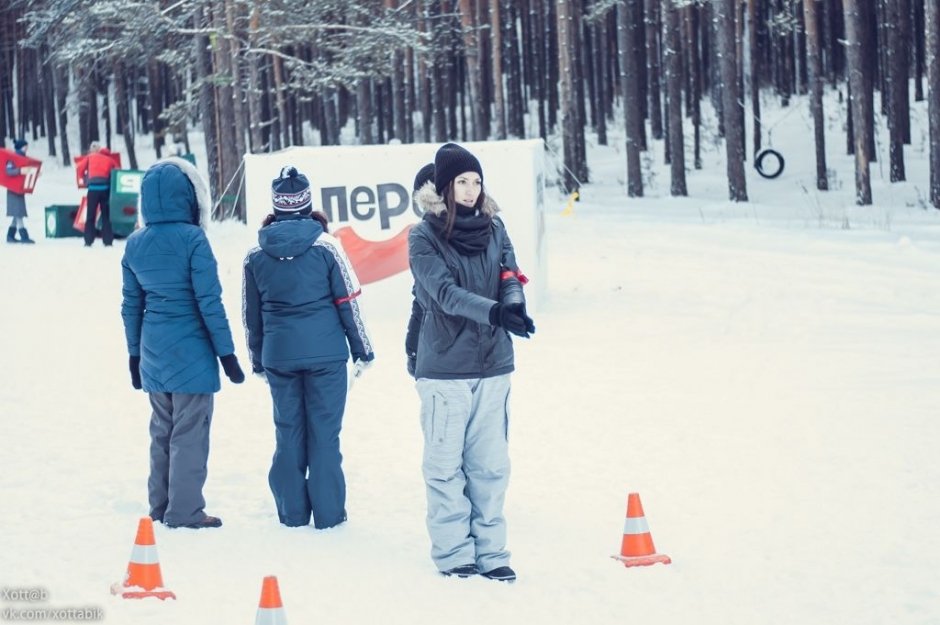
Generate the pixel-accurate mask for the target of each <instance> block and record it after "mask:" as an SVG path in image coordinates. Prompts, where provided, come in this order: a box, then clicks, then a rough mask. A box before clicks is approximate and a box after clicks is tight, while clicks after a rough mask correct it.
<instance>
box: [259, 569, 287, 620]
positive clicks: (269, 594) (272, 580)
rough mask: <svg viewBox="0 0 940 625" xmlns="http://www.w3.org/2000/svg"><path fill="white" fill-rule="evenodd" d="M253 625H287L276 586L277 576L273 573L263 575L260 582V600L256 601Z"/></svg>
mask: <svg viewBox="0 0 940 625" xmlns="http://www.w3.org/2000/svg"><path fill="white" fill-rule="evenodd" d="M255 625H287V614H286V613H285V612H284V606H283V604H282V603H281V591H280V590H279V589H278V587H277V577H275V576H273V575H269V576H268V577H265V578H264V581H263V582H262V583H261V601H259V602H258V615H257V616H256V617H255Z"/></svg>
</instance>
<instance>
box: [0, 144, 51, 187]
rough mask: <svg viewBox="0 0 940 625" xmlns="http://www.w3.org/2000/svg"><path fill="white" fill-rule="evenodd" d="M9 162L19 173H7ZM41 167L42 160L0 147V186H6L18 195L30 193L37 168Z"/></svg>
mask: <svg viewBox="0 0 940 625" xmlns="http://www.w3.org/2000/svg"><path fill="white" fill-rule="evenodd" d="M9 162H12V163H13V165H14V166H15V167H18V168H19V170H20V173H19V175H17V176H8V175H7V163H9ZM41 167H42V161H37V160H36V159H35V158H30V157H28V156H22V155H20V154H17V153H16V152H14V151H13V150H8V149H6V148H0V187H6V188H7V189H9V190H10V191H13V192H14V193H19V194H20V195H24V194H26V193H32V192H33V189H35V188H36V180H37V179H38V178H39V169H40V168H41Z"/></svg>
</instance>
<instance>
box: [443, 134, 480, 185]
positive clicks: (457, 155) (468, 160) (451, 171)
mask: <svg viewBox="0 0 940 625" xmlns="http://www.w3.org/2000/svg"><path fill="white" fill-rule="evenodd" d="M468 171H474V172H476V173H478V174H480V182H483V168H482V167H480V161H478V160H477V157H476V156H474V155H473V154H470V152H468V151H467V150H466V149H464V148H462V147H460V146H459V145H457V144H456V143H445V144H444V145H442V146H441V147H440V148H439V149H438V151H437V154H435V155H434V188H435V190H436V191H437V194H438V195H441V194H442V193H443V192H444V189H445V188H446V187H447V185H448V184H450V181H451V180H453V179H454V178H456V177H457V176H459V175H460V174H462V173H464V172H468Z"/></svg>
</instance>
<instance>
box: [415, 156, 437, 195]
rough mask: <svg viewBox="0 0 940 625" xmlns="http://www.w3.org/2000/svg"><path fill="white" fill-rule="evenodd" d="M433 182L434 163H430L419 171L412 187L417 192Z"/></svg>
mask: <svg viewBox="0 0 940 625" xmlns="http://www.w3.org/2000/svg"><path fill="white" fill-rule="evenodd" d="M431 180H434V163H428V164H427V165H425V166H424V167H422V168H421V169H419V170H418V173H417V174H416V175H415V183H414V186H413V187H411V189H412V191H417V190H418V189H420V188H421V187H423V186H424V185H426V184H427V183H428V182H430V181H431Z"/></svg>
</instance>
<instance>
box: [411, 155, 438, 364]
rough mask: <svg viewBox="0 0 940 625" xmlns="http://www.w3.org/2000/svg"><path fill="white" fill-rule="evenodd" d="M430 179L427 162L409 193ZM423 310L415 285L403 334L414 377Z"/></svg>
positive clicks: (412, 288)
mask: <svg viewBox="0 0 940 625" xmlns="http://www.w3.org/2000/svg"><path fill="white" fill-rule="evenodd" d="M431 180H434V163H428V164H427V165H425V166H424V167H422V168H421V169H419V170H418V173H417V174H415V181H414V185H412V189H411V193H412V195H416V194H417V193H418V191H419V190H420V189H421V187H423V186H424V185H426V184H427V183H428V182H430V181H431ZM422 315H424V310H422V309H421V304H419V303H418V298H417V296H416V295H415V287H413V286H412V287H411V316H410V317H409V318H408V332H407V333H406V334H405V359H406V361H405V366H406V368H407V370H408V375H410V376H411V377H415V366H416V365H417V362H418V332H419V331H420V330H421V317H422Z"/></svg>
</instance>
